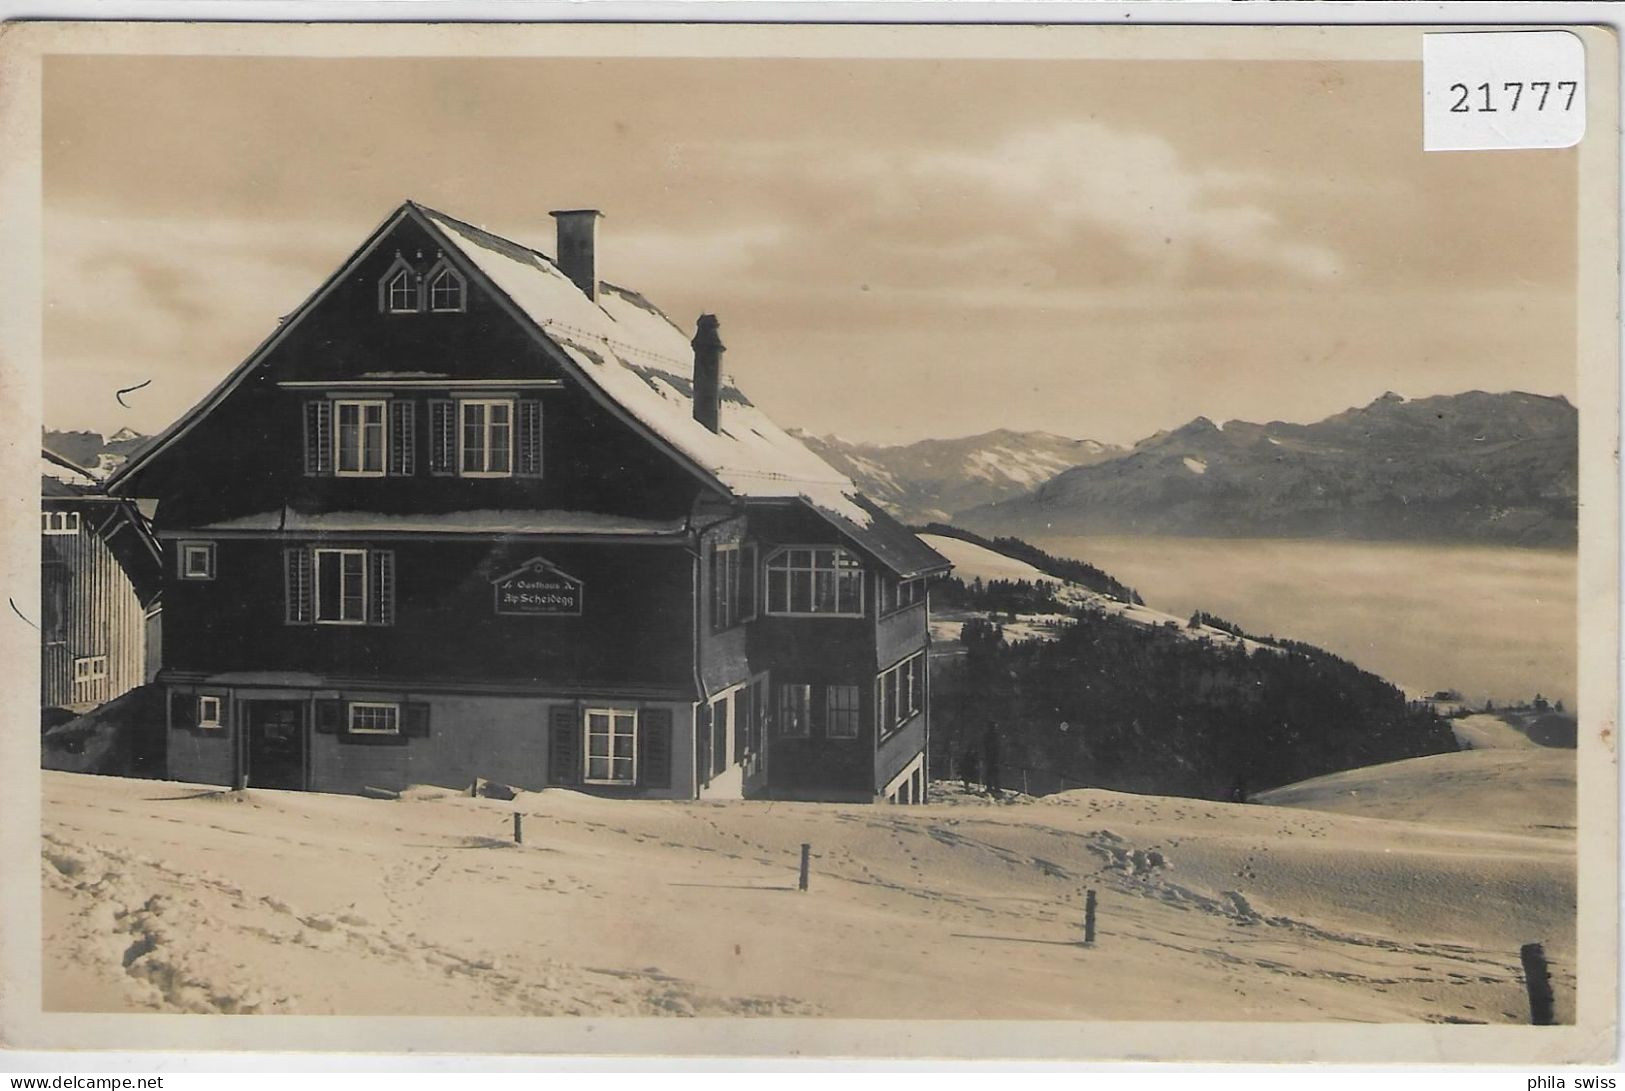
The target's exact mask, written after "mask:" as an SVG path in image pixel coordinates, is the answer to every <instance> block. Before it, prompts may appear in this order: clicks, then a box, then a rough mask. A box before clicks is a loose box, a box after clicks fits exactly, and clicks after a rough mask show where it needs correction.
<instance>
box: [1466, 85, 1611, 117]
mask: <svg viewBox="0 0 1625 1091" xmlns="http://www.w3.org/2000/svg"><path fill="white" fill-rule="evenodd" d="M1554 87H1555V88H1556V89H1557V94H1555V95H1553V94H1552V89H1553V88H1554ZM1525 88H1527V89H1528V94H1525V93H1524V90H1525ZM1579 89H1580V81H1579V80H1558V81H1557V82H1556V83H1553V82H1552V81H1551V80H1530V81H1529V82H1528V83H1524V82H1523V81H1521V80H1509V81H1507V82H1506V83H1503V84H1501V90H1500V91H1496V90H1494V89H1493V88H1492V87H1491V86H1490V85H1489V84H1487V83H1481V84H1479V85H1478V86H1477V87H1468V86H1467V85H1466V84H1465V83H1452V84H1451V85H1450V93H1451V94H1453V95H1456V96H1457V98H1456V101H1455V102H1453V103H1451V105H1450V112H1451V113H1453V114H1465V113H1470V112H1472V111H1473V110H1477V111H1478V112H1479V113H1481V114H1493V113H1498V112H1500V111H1501V110H1544V109H1546V106H1547V104H1548V103H1550V104H1551V108H1552V109H1554V110H1572V109H1574V95H1575V92H1577V91H1579Z"/></svg>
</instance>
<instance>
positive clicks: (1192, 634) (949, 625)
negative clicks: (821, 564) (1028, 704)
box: [920, 534, 1279, 651]
mask: <svg viewBox="0 0 1625 1091" xmlns="http://www.w3.org/2000/svg"><path fill="white" fill-rule="evenodd" d="M920 540H921V541H923V542H924V543H925V544H926V545H928V546H930V547H931V548H932V549H934V550H936V551H937V552H938V553H940V554H942V555H943V556H944V557H946V558H948V560H949V561H951V562H952V563H953V566H954V572H953V574H954V578H956V579H958V580H961V581H962V582H964V583H967V584H968V583H970V582H971V581H972V580H978V579H979V580H981V581H982V582H983V583H987V582H988V581H989V580H1011V581H1015V580H1026V581H1028V582H1030V583H1038V582H1039V581H1041V580H1042V581H1044V582H1045V583H1050V584H1055V585H1057V587H1058V590H1057V591H1056V594H1055V597H1056V598H1057V599H1059V600H1060V601H1061V602H1062V603H1063V604H1064V605H1066V606H1068V607H1073V608H1078V609H1088V610H1094V611H1098V612H1100V613H1103V614H1109V615H1111V616H1112V617H1120V618H1122V619H1123V620H1125V621H1128V622H1132V623H1133V624H1135V625H1148V626H1150V625H1155V626H1161V627H1163V628H1166V629H1170V630H1174V631H1178V632H1179V633H1180V635H1182V636H1184V637H1186V638H1187V639H1190V640H1209V641H1212V642H1214V643H1218V644H1233V645H1237V646H1239V647H1244V648H1246V649H1247V650H1248V651H1259V650H1267V651H1278V650H1279V649H1277V648H1275V647H1274V646H1273V645H1270V644H1264V643H1261V642H1260V641H1257V640H1250V639H1246V638H1244V637H1238V636H1235V635H1233V634H1231V633H1227V632H1225V631H1224V630H1223V629H1215V628H1214V627H1212V626H1211V625H1198V626H1196V627H1195V628H1194V629H1193V628H1191V627H1190V626H1189V625H1188V619H1183V618H1178V617H1175V616H1174V615H1173V614H1165V613H1163V612H1162V611H1161V610H1153V609H1151V608H1150V607H1149V606H1143V605H1140V604H1138V603H1128V602H1120V601H1118V600H1117V599H1114V598H1109V597H1107V596H1106V595H1102V594H1100V593H1099V592H1096V591H1091V590H1090V589H1089V588H1087V587H1082V586H1079V585H1078V584H1075V583H1069V582H1065V581H1061V580H1057V579H1056V578H1055V577H1053V576H1049V575H1045V574H1044V572H1043V571H1041V570H1040V569H1038V568H1035V567H1033V566H1032V565H1030V564H1028V563H1027V562H1026V561H1019V560H1017V559H1015V558H1014V557H1007V556H1005V555H1004V554H1003V553H999V552H997V551H996V550H992V549H988V548H987V547H985V546H980V545H977V544H976V543H974V542H967V541H965V540H964V539H962V538H954V537H950V536H948V535H945V534H922V535H920ZM963 620H964V619H963V618H961V617H957V616H954V615H952V614H949V613H946V612H939V613H934V614H933V615H932V619H931V628H932V635H933V636H934V637H935V638H936V639H937V640H951V639H954V638H955V637H957V635H958V633H959V626H960V624H961V623H962V622H963ZM1064 624H1066V617H1065V616H1064V615H1051V614H1038V615H1024V616H1023V617H1022V618H1021V619H1020V620H1018V621H1015V622H1010V623H1008V624H1006V625H1005V626H1004V633H1005V637H1006V638H1007V639H1010V640H1021V639H1026V638H1028V637H1046V636H1051V635H1053V634H1054V632H1055V630H1056V628H1057V627H1058V626H1060V625H1064Z"/></svg>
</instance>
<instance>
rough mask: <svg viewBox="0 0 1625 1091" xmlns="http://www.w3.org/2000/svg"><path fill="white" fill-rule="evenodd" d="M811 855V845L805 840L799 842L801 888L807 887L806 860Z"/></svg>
mask: <svg viewBox="0 0 1625 1091" xmlns="http://www.w3.org/2000/svg"><path fill="white" fill-rule="evenodd" d="M811 856H812V846H811V845H809V844H807V843H806V842H805V841H803V842H802V843H801V889H802V890H806V889H807V861H808V859H809V858H810V857H811Z"/></svg>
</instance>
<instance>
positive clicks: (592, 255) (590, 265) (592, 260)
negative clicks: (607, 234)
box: [548, 208, 604, 303]
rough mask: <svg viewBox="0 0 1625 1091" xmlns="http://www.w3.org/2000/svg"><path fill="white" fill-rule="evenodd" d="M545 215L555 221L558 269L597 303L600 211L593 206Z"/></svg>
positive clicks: (601, 215) (601, 214)
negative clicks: (557, 242)
mask: <svg viewBox="0 0 1625 1091" xmlns="http://www.w3.org/2000/svg"><path fill="white" fill-rule="evenodd" d="M548 215H549V216H552V217H553V219H554V220H556V221H557V227H558V232H559V245H558V258H557V262H558V267H559V271H560V272H561V273H563V274H564V275H565V276H567V277H569V278H570V279H571V280H572V281H574V282H575V286H576V287H577V288H580V289H581V290H582V292H584V293H585V294H586V296H587V298H588V299H590V300H592V301H593V302H594V303H597V302H598V221H599V220H600V219H601V218H602V217H603V215H604V214H603V213H602V212H599V211H598V210H597V209H596V208H571V209H565V210H563V211H559V212H550V213H548Z"/></svg>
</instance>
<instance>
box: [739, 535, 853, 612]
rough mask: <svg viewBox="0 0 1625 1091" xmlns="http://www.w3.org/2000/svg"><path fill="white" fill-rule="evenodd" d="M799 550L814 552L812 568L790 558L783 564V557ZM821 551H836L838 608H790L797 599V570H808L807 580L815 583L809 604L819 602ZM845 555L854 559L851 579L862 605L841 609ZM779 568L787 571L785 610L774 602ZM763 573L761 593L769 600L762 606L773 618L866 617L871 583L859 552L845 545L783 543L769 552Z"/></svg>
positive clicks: (810, 559)
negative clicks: (842, 562) (840, 576)
mask: <svg viewBox="0 0 1625 1091" xmlns="http://www.w3.org/2000/svg"><path fill="white" fill-rule="evenodd" d="M795 552H806V553H809V554H811V556H810V558H809V566H808V567H805V568H803V567H800V566H796V565H792V564H790V563H788V561H785V562H784V563H782V564H781V563H780V561H781V558H789V557H790V556H791V554H792V553H795ZM820 553H833V554H835V557H834V559H833V560H834V564H833V566H832V570H833V571H834V572H835V573H837V578H836V584H835V604H836V607H837V609H834V610H817V609H813V610H791V609H790V608H789V607H790V604H791V603H792V602H794V601H795V591H794V589H793V586H792V582H791V581H792V580H793V579H794V578H795V574H797V573H805V574H806V576H807V579H808V580H809V581H812V582H810V583H809V586H808V594H807V602H808V603H809V605H814V604H816V603H817V601H818V596H817V593H816V592H817V583H816V580H815V576H814V574H815V573H816V572H818V571H819V570H820V569H819V565H818V554H820ZM842 557H846V558H849V559H850V560H851V562H852V565H853V567H852V568H850V569H848V571H850V572H851V573H852V576H853V577H855V578H853V579H852V580H851V582H852V584H853V586H855V587H856V588H857V590H858V605H857V609H856V610H841V609H839V606H840V602H841V589H840V582H841V581H840V579H839V576H838V574H839V573H840V572H841V571H842V566H841V563H840V562H841V558H842ZM775 571H781V572H785V573H787V575H786V577H785V588H784V594H785V601H784V606H785V608H784V609H782V610H780V609H775V607H774V603H773V573H774V572H775ZM762 573H763V574H762V585H761V592H762V595H761V597H762V598H763V599H764V600H765V601H764V603H763V605H762V606H761V609H763V610H764V611H765V612H766V613H767V615H768V616H769V617H844V618H855V617H863V616H864V614H865V610H866V602H865V599H866V595H867V593H866V591H865V584H867V583H868V582H869V581H868V580H867V579H866V578H865V576H864V570H863V561H862V560H861V559H860V558H859V557H858V555H857V554H856V553H853V552H852V551H851V550H850V549H847V548H846V547H845V546H838V545H795V546H780V547H779V548H777V549H775V550H774V551H773V552H772V553H769V554H768V555H767V561H766V563H765V564H764V565H763V566H762Z"/></svg>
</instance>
